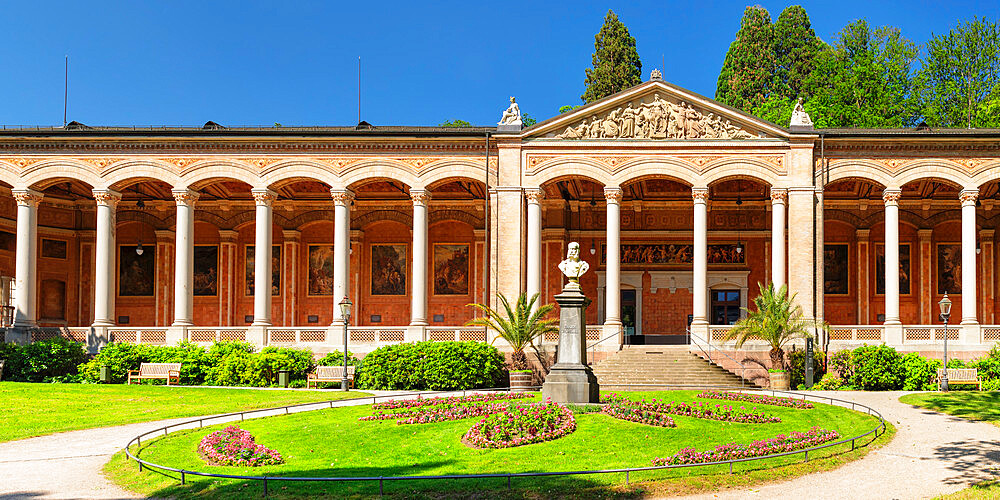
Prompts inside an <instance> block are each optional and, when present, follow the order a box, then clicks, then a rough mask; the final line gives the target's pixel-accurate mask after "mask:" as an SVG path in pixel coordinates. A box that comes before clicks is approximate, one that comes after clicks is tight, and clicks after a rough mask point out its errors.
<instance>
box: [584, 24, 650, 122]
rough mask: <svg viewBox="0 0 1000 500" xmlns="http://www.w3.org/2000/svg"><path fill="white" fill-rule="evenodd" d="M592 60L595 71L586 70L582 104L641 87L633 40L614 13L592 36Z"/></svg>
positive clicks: (637, 59)
mask: <svg viewBox="0 0 1000 500" xmlns="http://www.w3.org/2000/svg"><path fill="white" fill-rule="evenodd" d="M592 60H593V65H594V67H593V69H587V70H586V71H587V78H586V79H585V80H584V85H586V86H587V90H586V91H584V93H583V95H582V96H580V98H581V99H583V102H585V103H591V102H594V101H596V100H598V99H602V98H604V97H607V96H609V95H611V94H615V93H618V92H621V91H623V90H625V89H627V88H629V87H632V86H635V85H638V84H639V83H642V62H641V61H639V52H638V51H636V49H635V38H633V37H632V35H630V34H629V32H628V28H626V27H625V24H623V23H622V22H621V21H619V20H618V15H616V14H615V13H614V12H613V11H610V10H609V11H608V13H607V15H605V16H604V25H603V26H601V31H599V32H598V33H597V35H595V36H594V55H593V56H592Z"/></svg>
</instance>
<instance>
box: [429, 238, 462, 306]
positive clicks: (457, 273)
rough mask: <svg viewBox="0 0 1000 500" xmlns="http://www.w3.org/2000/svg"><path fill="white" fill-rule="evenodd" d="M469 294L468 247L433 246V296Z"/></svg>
mask: <svg viewBox="0 0 1000 500" xmlns="http://www.w3.org/2000/svg"><path fill="white" fill-rule="evenodd" d="M468 294H469V245H465V244H463V245H443V244H438V245H434V295H468Z"/></svg>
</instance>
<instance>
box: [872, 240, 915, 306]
mask: <svg viewBox="0 0 1000 500" xmlns="http://www.w3.org/2000/svg"><path fill="white" fill-rule="evenodd" d="M875 293H877V294H885V245H882V244H879V245H875ZM899 294H900V295H909V294H910V245H909V243H900V244H899Z"/></svg>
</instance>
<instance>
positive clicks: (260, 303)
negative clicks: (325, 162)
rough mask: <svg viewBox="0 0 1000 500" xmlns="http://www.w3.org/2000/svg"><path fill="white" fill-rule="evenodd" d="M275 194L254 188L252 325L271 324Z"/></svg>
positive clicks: (268, 190)
mask: <svg viewBox="0 0 1000 500" xmlns="http://www.w3.org/2000/svg"><path fill="white" fill-rule="evenodd" d="M275 197H276V194H275V192H274V191H271V190H270V189H254V190H253V201H254V204H256V206H257V213H256V216H257V217H256V233H255V237H254V251H253V290H254V291H253V326H271V241H272V240H273V239H274V238H273V237H272V235H271V230H272V229H271V228H272V222H271V216H272V213H271V212H272V209H271V203H272V202H273V201H274V198H275Z"/></svg>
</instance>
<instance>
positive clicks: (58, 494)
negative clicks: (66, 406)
mask: <svg viewBox="0 0 1000 500" xmlns="http://www.w3.org/2000/svg"><path fill="white" fill-rule="evenodd" d="M365 392H367V393H369V394H373V395H379V396H383V395H392V394H398V393H397V392H391V391H365ZM400 399H403V398H402V397H401V398H400ZM369 403H371V399H367V400H362V401H343V402H335V403H334V406H352V405H361V404H369ZM322 408H329V405H327V406H322V405H316V406H315V407H314V406H306V407H304V409H302V410H292V413H296V412H297V411H312V410H316V409H322ZM281 413H283V412H273V413H259V414H258V415H261V416H265V415H268V414H271V415H278V414H281ZM192 418H197V417H187V418H176V419H170V420H160V421H156V422H146V423H141V424H128V425H119V426H115V427H103V428H99V429H86V430H82V431H70V432H61V433H58V434H51V435H48V436H40V437H35V438H29V439H22V440H19V441H9V442H6V443H0V500H13V499H31V500H34V499H41V498H61V499H76V498H105V499H106V498H139V497H137V496H136V495H135V494H133V493H130V492H126V491H124V490H122V489H121V488H118V487H117V486H115V485H113V484H111V483H110V482H109V481H108V480H107V479H105V478H104V474H103V473H102V471H101V469H102V468H103V467H104V464H105V463H107V462H108V460H109V459H110V458H111V456H112V455H114V454H115V453H117V452H119V451H120V450H121V449H122V448H124V447H125V445H126V444H127V443H128V441H129V439H132V438H133V437H135V436H137V435H139V434H142V433H144V432H147V431H151V430H153V429H158V428H160V427H163V426H165V425H169V424H174V423H178V422H184V421H187V420H191V419H192ZM233 420H239V417H235V418H234V419H233ZM225 421H226V420H222V419H219V420H215V421H213V422H212V423H213V424H214V423H222V422H225Z"/></svg>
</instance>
